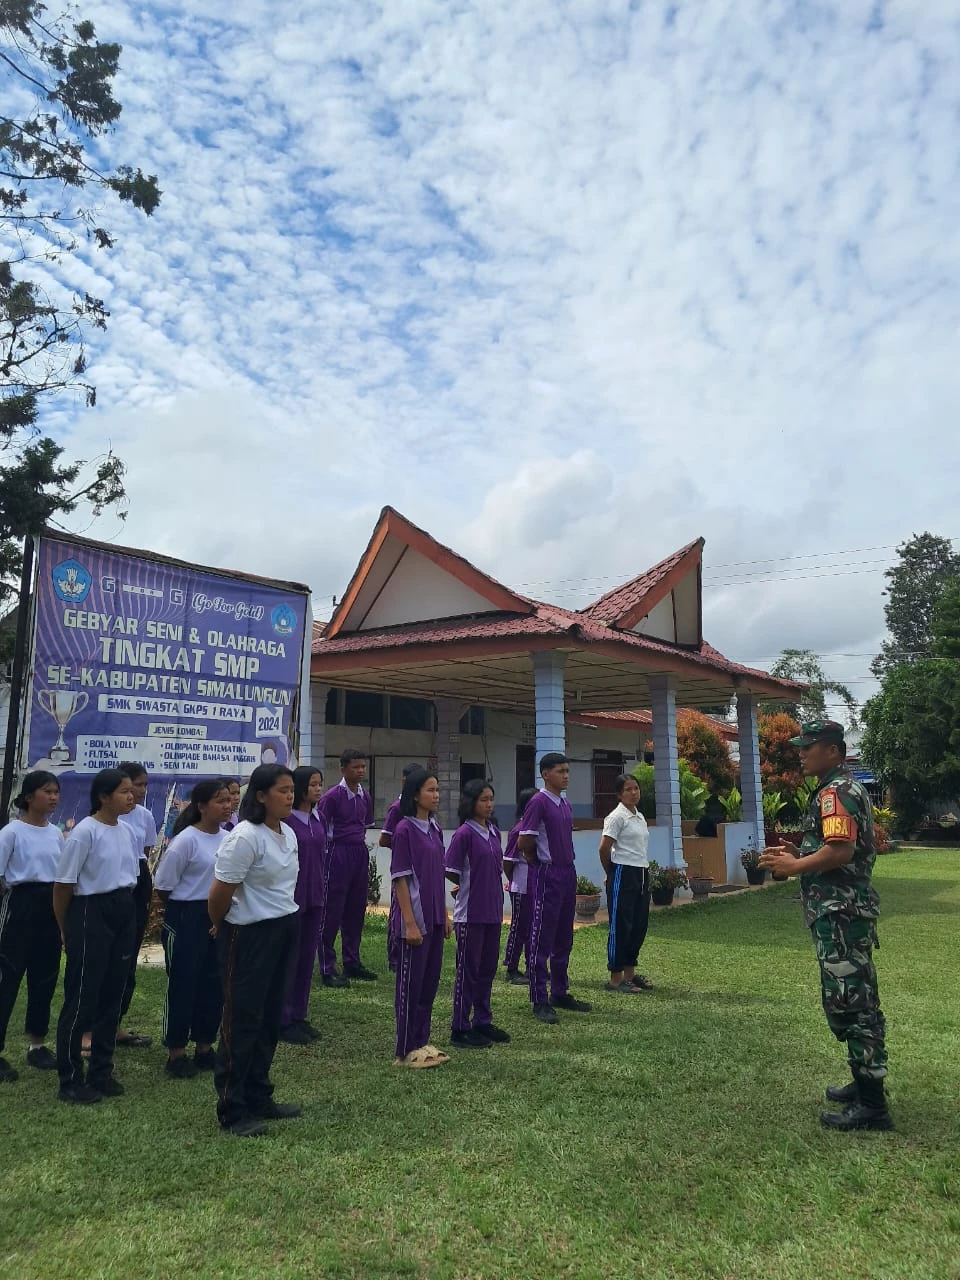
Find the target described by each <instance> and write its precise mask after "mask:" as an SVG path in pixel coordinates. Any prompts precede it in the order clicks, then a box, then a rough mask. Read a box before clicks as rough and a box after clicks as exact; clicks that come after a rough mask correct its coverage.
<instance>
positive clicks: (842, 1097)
mask: <svg viewBox="0 0 960 1280" xmlns="http://www.w3.org/2000/svg"><path fill="white" fill-rule="evenodd" d="M850 1073H851V1075H852V1076H853V1079H852V1080H851V1081H850V1083H849V1084H828V1085H827V1087H826V1089H825V1090H824V1093H825V1095H826V1099H827V1101H828V1102H842V1103H843V1105H844V1106H847V1105H848V1104H849V1103H851V1102H859V1101H860V1094H859V1092H858V1091H857V1076H856V1072H855V1071H854V1070H853V1068H852V1067H851V1069H850Z"/></svg>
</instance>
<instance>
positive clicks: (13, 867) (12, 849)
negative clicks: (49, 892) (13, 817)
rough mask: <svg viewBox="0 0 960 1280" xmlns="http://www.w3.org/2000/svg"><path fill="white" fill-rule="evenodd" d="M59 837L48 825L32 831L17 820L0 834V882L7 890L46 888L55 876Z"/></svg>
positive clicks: (58, 855) (50, 823)
mask: <svg viewBox="0 0 960 1280" xmlns="http://www.w3.org/2000/svg"><path fill="white" fill-rule="evenodd" d="M62 848H63V836H62V835H61V834H60V828H59V827H55V826H54V825H53V823H52V822H47V823H44V825H43V826H42V827H35V826H34V825H33V823H32V822H24V821H22V820H21V819H19V818H18V819H17V821H16V822H8V823H7V825H6V826H5V827H4V828H3V830H2V831H0V881H2V882H3V883H4V884H5V885H6V886H7V888H8V889H12V888H13V886H14V885H17V884H29V883H31V882H33V883H39V884H48V883H49V882H50V881H51V880H53V878H54V876H55V875H56V874H57V863H58V862H59V861H60V850H61V849H62Z"/></svg>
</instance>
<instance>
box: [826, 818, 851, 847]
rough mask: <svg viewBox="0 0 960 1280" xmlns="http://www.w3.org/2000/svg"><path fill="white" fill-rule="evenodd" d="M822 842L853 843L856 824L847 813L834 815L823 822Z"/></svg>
mask: <svg viewBox="0 0 960 1280" xmlns="http://www.w3.org/2000/svg"><path fill="white" fill-rule="evenodd" d="M823 838H824V840H843V841H853V840H856V838H857V824H856V823H855V822H854V820H853V818H851V817H850V815H849V813H836V814H834V815H833V816H832V817H830V818H824V820H823Z"/></svg>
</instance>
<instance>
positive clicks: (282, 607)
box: [270, 604, 297, 636]
mask: <svg viewBox="0 0 960 1280" xmlns="http://www.w3.org/2000/svg"><path fill="white" fill-rule="evenodd" d="M270 625H271V626H272V627H273V629H274V631H275V632H276V633H277V635H278V636H292V635H293V633H294V631H296V629H297V615H296V614H295V613H294V612H293V610H292V609H291V608H290V606H289V605H288V604H278V605H277V607H276V608H275V609H274V610H273V612H272V613H271V614H270Z"/></svg>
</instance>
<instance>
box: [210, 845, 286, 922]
mask: <svg viewBox="0 0 960 1280" xmlns="http://www.w3.org/2000/svg"><path fill="white" fill-rule="evenodd" d="M299 871H300V859H299V857H298V854H297V837H296V836H295V835H294V834H293V831H292V830H291V829H290V827H288V826H287V824H286V823H285V822H281V823H280V834H279V835H277V833H276V832H275V831H271V830H270V828H269V827H268V826H267V825H266V824H265V823H262V822H241V823H240V825H239V826H237V827H234V829H233V830H232V831H230V832H228V833H227V835H226V837H225V839H224V841H223V843H222V844H221V846H220V848H219V850H218V851H217V860H216V865H215V867H214V874H215V876H216V878H217V879H218V880H221V881H222V882H223V883H224V884H236V885H239V886H240V887H239V888H238V889H237V891H236V893H235V894H234V895H233V902H232V903H231V905H230V910H229V911H228V912H227V916H226V918H227V922H228V923H229V924H256V923H257V922H258V921H260V920H276V919H278V918H279V917H280V916H289V915H293V913H294V911H296V910H297V904H296V901H295V899H294V896H293V891H294V889H295V888H296V887H297V875H298V874H299Z"/></svg>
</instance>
